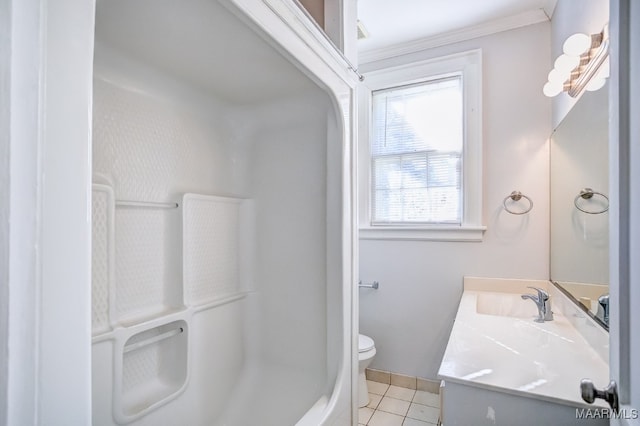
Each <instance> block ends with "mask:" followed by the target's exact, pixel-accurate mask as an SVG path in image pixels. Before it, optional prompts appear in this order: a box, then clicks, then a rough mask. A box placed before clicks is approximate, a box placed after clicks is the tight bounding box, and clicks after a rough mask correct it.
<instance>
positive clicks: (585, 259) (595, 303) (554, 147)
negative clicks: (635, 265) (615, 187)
mask: <svg viewBox="0 0 640 426" xmlns="http://www.w3.org/2000/svg"><path fill="white" fill-rule="evenodd" d="M608 94H609V92H608V84H607V85H605V86H604V87H603V88H601V89H600V90H597V91H595V92H585V93H584V94H583V95H582V97H581V98H580V99H579V100H578V102H577V103H576V104H575V105H574V107H573V108H572V109H571V111H569V113H568V114H567V116H566V117H565V118H564V120H563V121H562V122H561V123H560V125H558V127H557V128H556V129H555V130H554V132H553V134H552V135H551V145H550V152H551V166H550V184H551V188H550V197H551V199H550V203H551V221H550V222H551V225H550V226H551V236H550V243H551V248H550V249H551V250H550V251H551V259H550V269H551V270H550V278H551V281H553V282H554V283H555V284H556V285H558V287H559V288H560V289H561V290H562V291H563V292H564V293H565V294H567V295H568V296H569V297H570V298H572V299H573V300H574V301H575V302H576V303H577V304H578V305H579V306H581V307H582V308H583V309H584V310H585V311H586V312H588V313H589V314H590V315H591V316H593V317H594V318H596V320H597V321H598V322H599V323H600V324H602V325H603V327H605V328H606V329H608V326H607V324H608V294H609V285H608V278H609V214H608V212H607V208H608V201H609V200H608V198H607V197H608V192H609V143H608V141H609V101H608Z"/></svg>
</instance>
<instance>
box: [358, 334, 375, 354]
mask: <svg viewBox="0 0 640 426" xmlns="http://www.w3.org/2000/svg"><path fill="white" fill-rule="evenodd" d="M374 347H375V346H374V343H373V339H372V338H371V337H369V336H365V335H364V334H359V335H358V353H362V352H366V351H369V350H371V349H373V348H374Z"/></svg>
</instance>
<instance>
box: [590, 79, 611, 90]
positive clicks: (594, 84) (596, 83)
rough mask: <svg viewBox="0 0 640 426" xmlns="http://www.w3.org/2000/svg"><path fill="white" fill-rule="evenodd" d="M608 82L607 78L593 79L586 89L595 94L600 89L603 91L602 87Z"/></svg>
mask: <svg viewBox="0 0 640 426" xmlns="http://www.w3.org/2000/svg"><path fill="white" fill-rule="evenodd" d="M606 82H607V79H606V78H592V79H591V80H590V81H589V84H587V86H586V87H585V89H586V90H588V91H589V92H595V91H596V90H598V89H601V88H602V86H604V84H605V83H606Z"/></svg>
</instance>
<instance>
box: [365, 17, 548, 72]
mask: <svg viewBox="0 0 640 426" xmlns="http://www.w3.org/2000/svg"><path fill="white" fill-rule="evenodd" d="M548 21H549V16H548V15H547V13H546V11H545V10H544V9H536V10H530V11H527V12H524V13H520V14H517V15H512V16H508V17H506V18H501V19H496V20H494V21H490V22H487V23H484V24H480V25H475V26H472V27H467V28H463V29H461V30H455V31H450V32H446V33H442V34H438V35H435V36H433V37H427V38H421V39H417V40H411V41H408V42H404V43H398V44H393V45H391V46H385V47H381V48H378V49H372V50H367V51H364V52H360V54H359V55H358V62H359V64H360V65H362V64H365V63H369V62H375V61H379V60H382V59H388V58H393V57H396V56H402V55H407V54H410V53H414V52H419V51H421V50H427V49H432V48H434V47H439V46H445V45H447V44H453V43H459V42H461V41H466V40H471V39H474V38H478V37H484V36H487V35H491V34H495V33H499V32H502V31H509V30H513V29H516V28H520V27H525V26H527V25H532V24H538V23H540V22H548Z"/></svg>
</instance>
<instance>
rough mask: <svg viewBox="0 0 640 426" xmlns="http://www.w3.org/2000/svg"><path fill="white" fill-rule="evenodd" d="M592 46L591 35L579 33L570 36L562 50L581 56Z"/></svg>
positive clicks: (568, 53)
mask: <svg viewBox="0 0 640 426" xmlns="http://www.w3.org/2000/svg"><path fill="white" fill-rule="evenodd" d="M590 48H591V36H590V35H587V34H582V33H577V34H574V35H572V36H571V37H569V38H568V39H567V40H566V41H565V42H564V44H563V45H562V51H563V52H564V53H565V54H567V55H571V56H580V55H582V54H583V53H585V52H586V51H587V50H589V49H590Z"/></svg>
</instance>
